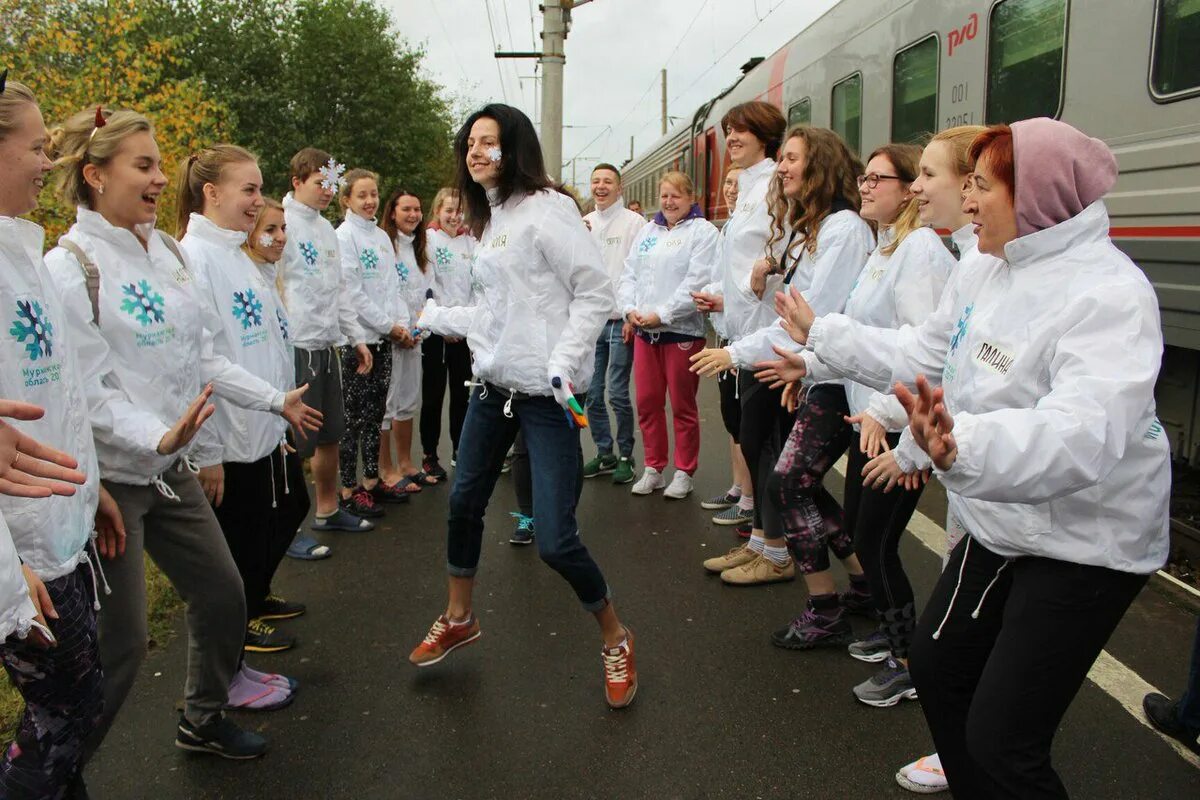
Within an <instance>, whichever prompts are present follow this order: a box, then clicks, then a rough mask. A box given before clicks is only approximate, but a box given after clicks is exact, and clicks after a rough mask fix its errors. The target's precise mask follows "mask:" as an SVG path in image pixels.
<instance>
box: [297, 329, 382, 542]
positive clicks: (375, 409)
mask: <svg viewBox="0 0 1200 800" xmlns="http://www.w3.org/2000/svg"><path fill="white" fill-rule="evenodd" d="M367 349H368V350H370V351H371V359H372V361H373V364H372V366H371V371H370V372H368V373H367V374H366V375H359V374H358V372H357V371H356V370H357V369H358V353H357V352H356V351H355V349H354V348H353V347H343V348H341V358H342V397H343V401H342V402H343V406H344V407H345V409H346V430H345V432H344V433H343V434H342V438H341V441H339V442H338V471H339V472H340V473H341V477H342V486H343V487H344V488H346V489H352V488H354V487H355V486H357V485H358V458H359V452H360V449H361V453H362V465H363V478H365V479H372V480H373V479H375V478H378V477H379V427H380V424H381V423H382V422H383V411H384V406H385V405H386V403H387V394H388V386H390V385H391V382H392V346H391V344H390V343H388V342H380V343H378V344H369V345H367ZM293 533H294V531H293Z"/></svg>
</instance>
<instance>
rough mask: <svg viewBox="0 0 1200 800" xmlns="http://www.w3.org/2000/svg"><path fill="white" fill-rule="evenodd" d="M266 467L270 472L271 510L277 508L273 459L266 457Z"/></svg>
mask: <svg viewBox="0 0 1200 800" xmlns="http://www.w3.org/2000/svg"><path fill="white" fill-rule="evenodd" d="M267 465H268V468H269V469H270V470H271V508H278V507H279V504H278V503H276V502H275V459H273V458H270V457H268V458H267ZM285 471H286V470H285Z"/></svg>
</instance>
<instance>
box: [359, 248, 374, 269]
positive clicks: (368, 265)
mask: <svg viewBox="0 0 1200 800" xmlns="http://www.w3.org/2000/svg"><path fill="white" fill-rule="evenodd" d="M358 263H360V264H362V267H363V269H365V270H367V271H368V272H370V271H372V270H374V269H375V268H376V267H378V266H379V254H378V253H376V252H375V248H374V247H368V248H367V249H365V250H363V251H362V252H361V253H359V254H358Z"/></svg>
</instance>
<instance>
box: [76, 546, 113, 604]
mask: <svg viewBox="0 0 1200 800" xmlns="http://www.w3.org/2000/svg"><path fill="white" fill-rule="evenodd" d="M88 544H89V545H91V548H92V552H91V553H88V551H87V548H86V547H85V548H83V560H84V561H86V562H87V565H88V569H89V570H91V572H92V610H93V611H99V610H100V587H99V586H97V584H96V573H97V571H98V572H99V573H100V583H101V584H102V585H103V586H104V594H105V595H110V594H112V589H111V588H110V587H109V585H108V578H107V577H105V575H104V566H103V565H102V564H101V563H100V552H99V551H98V550H97V549H96V537H94V536H93V537H92V538H91V540H90V541H89V542H88ZM93 556H95V560H93V558H92V557H93Z"/></svg>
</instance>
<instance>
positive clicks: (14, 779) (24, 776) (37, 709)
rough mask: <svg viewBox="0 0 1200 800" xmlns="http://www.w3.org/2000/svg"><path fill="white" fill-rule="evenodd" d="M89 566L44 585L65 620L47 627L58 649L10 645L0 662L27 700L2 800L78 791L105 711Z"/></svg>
mask: <svg viewBox="0 0 1200 800" xmlns="http://www.w3.org/2000/svg"><path fill="white" fill-rule="evenodd" d="M89 569H90V568H89V567H88V566H87V564H80V565H79V566H78V567H77V568H76V569H75V571H74V572H72V573H71V574H70V575H64V576H63V577H61V578H58V579H56V580H53V581H47V582H46V591H47V592H49V594H50V600H51V602H53V603H54V608H55V610H56V611H58V615H59V618H58V619H55V620H48V622H49V624H50V630H51V631H53V633H54V637H55V638H56V639H57V640H58V646H57V647H52V648H50V649H49V650H42V649H41V648H38V647H34V646H32V645H29V644H26V643H25V642H24V641H22V640H20V639H17V638H16V636H12V637H10V638H9V639H8V640H7V641H5V642H4V643H3V644H2V645H0V657H3V659H4V669H5V670H6V671H7V672H8V676H9V678H11V679H12V682H13V685H15V686H16V687H17V689H18V690H19V691H20V692H21V696H22V697H24V698H25V714H24V715H23V716H22V717H21V723H20V726H19V727H18V728H17V737H16V740H15V741H13V743H12V744H10V745H9V746H8V751H7V752H6V753H5V754H4V761H3V763H2V764H0V797H4V798H7V799H8V800H18V798H22V799H24V798H30V799H32V798H62V797H66V796H67V793H68V791H78V788H79V784H80V781H81V779H80V776H79V766H80V759H81V757H82V756H83V743H84V741H85V740H86V739H87V737H88V735H89V734H91V732H92V730H93V729H94V728H95V727H96V723H97V722H98V721H99V719H100V708H101V705H102V704H103V702H104V700H103V698H104V695H103V691H102V685H103V675H102V673H101V671H100V650H99V648H98V646H97V643H96V642H97V640H96V612H95V611H94V610H93V609H92V603H93V601H94V599H95V595H94V593H93V591H92V576H91V574H89Z"/></svg>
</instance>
